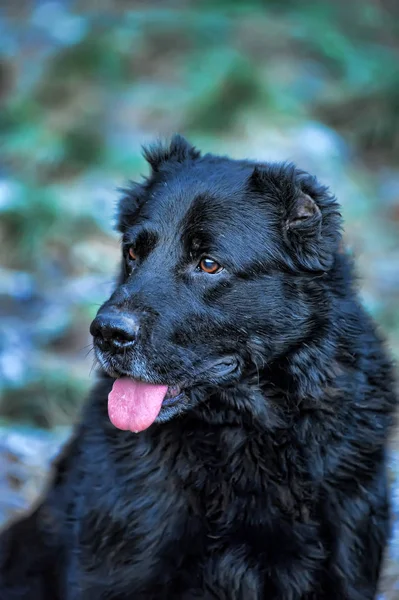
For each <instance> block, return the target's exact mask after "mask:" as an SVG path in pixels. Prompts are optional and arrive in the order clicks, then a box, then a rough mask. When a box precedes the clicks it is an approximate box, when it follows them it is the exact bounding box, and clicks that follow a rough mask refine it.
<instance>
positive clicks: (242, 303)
mask: <svg viewBox="0 0 399 600" xmlns="http://www.w3.org/2000/svg"><path fill="white" fill-rule="evenodd" d="M146 157H147V159H148V161H149V162H150V164H151V166H152V172H151V175H150V177H149V178H148V179H146V180H145V181H144V182H142V183H140V184H133V185H132V186H131V187H130V188H129V189H128V190H127V191H125V194H124V197H123V199H122V200H121V204H120V215H119V230H120V232H121V234H122V236H123V248H124V257H123V260H122V268H121V274H120V277H119V283H118V285H117V287H116V289H115V292H114V294H113V295H112V296H111V298H110V299H109V300H108V301H107V303H105V308H109V307H111V308H112V309H114V310H117V311H119V312H120V313H121V314H125V315H126V314H131V313H134V314H135V315H138V316H139V318H140V331H139V336H138V338H137V342H136V343H135V344H134V345H133V347H132V348H129V349H128V350H127V351H125V352H123V353H118V352H111V351H110V350H108V351H105V350H104V349H101V348H100V347H99V346H98V345H97V346H96V347H97V353H98V358H99V361H100V362H101V365H102V374H101V375H100V380H99V382H98V384H97V386H96V387H95V389H94V391H93V393H92V395H91V398H90V400H89V402H88V403H87V405H86V407H85V410H84V412H83V416H82V420H81V424H80V425H79V426H78V427H77V428H76V431H75V434H74V437H73V439H72V441H71V442H70V444H69V446H68V447H67V448H66V449H65V451H64V453H63V455H62V456H61V458H60V459H59V460H58V462H57V464H56V465H55V473H54V477H53V481H52V483H51V485H50V487H49V490H48V492H47V494H46V496H45V498H44V500H42V502H41V504H40V505H39V506H38V507H37V508H36V509H35V510H34V512H33V513H32V514H31V515H30V516H28V517H27V518H26V519H24V520H22V521H19V522H18V523H16V524H14V525H13V526H12V527H11V528H9V529H8V530H7V531H6V532H4V533H3V535H2V537H1V540H0V556H1V558H0V598H1V600H12V599H18V600H22V599H25V600H39V599H40V600H41V599H43V600H82V599H84V600H86V599H90V600H92V599H104V600H125V599H134V600H141V599H143V600H144V599H154V600H155V599H173V598H181V599H184V600H189V599H194V598H205V599H211V598H214V599H220V600H232V599H233V600H234V599H237V600H241V599H242V600H256V599H259V600H260V599H265V600H266V599H267V600H277V599H279V600H338V599H340V600H371V599H372V598H374V597H375V593H376V586H377V581H378V576H379V572H380V566H381V557H382V553H383V550H384V546H385V544H386V540H387V535H388V531H389V519H388V501H387V482H386V472H385V467H386V465H385V451H386V440H387V434H388V430H389V427H390V425H391V423H392V419H393V411H394V408H395V405H396V401H395V397H394V394H393V391H392V390H393V382H392V375H391V367H390V364H389V361H388V360H387V358H386V356H385V354H384V351H383V349H382V343H381V341H380V339H379V337H378V335H377V334H376V331H375V328H374V326H373V324H372V323H371V322H370V319H369V318H368V317H367V316H366V314H365V313H364V311H363V309H362V308H361V306H360V305H359V302H358V300H357V297H356V293H355V291H354V289H353V285H352V273H351V266H350V264H349V262H348V259H347V258H346V256H345V255H344V254H343V253H342V251H341V250H340V227H341V218H340V214H339V207H338V204H337V202H336V201H335V199H334V197H332V196H331V195H330V193H329V192H328V190H327V189H326V188H325V187H323V186H321V185H320V184H319V183H318V182H317V181H316V179H315V178H314V177H311V176H309V175H308V174H306V173H304V172H303V171H300V170H298V169H297V168H296V167H294V166H293V165H281V164H279V165H270V164H258V165H255V163H251V162H247V161H233V160H230V159H228V158H224V157H217V156H212V155H206V156H203V157H201V156H200V153H199V152H198V151H196V150H195V149H193V148H192V147H191V146H190V145H189V144H188V143H187V142H186V141H185V140H183V139H182V138H179V137H175V138H174V139H173V141H172V144H171V145H170V147H166V148H163V147H161V146H157V147H155V148H153V149H151V150H149V151H146ZM132 245H134V248H135V252H136V255H137V259H136V261H135V263H134V268H133V265H132V261H131V260H130V261H129V259H128V248H129V247H130V246H132ZM204 255H209V256H211V257H212V258H214V259H215V260H216V261H217V262H219V263H220V264H221V265H222V266H223V267H224V270H223V271H221V272H220V273H218V274H217V275H208V274H207V273H204V272H202V271H199V270H198V269H197V265H198V263H199V261H200V259H201V257H202V256H204ZM222 357H227V358H226V360H227V364H228V365H229V368H227V370H226V369H225V370H223V368H221V367H220V363H218V362H217V361H218V360H220V358H222ZM225 366H226V365H224V367H225ZM121 373H122V374H123V373H124V374H129V375H130V376H132V377H133V378H137V379H142V380H144V381H148V382H153V383H163V384H168V385H172V384H177V383H178V384H179V385H181V386H182V387H183V388H184V393H185V395H184V397H183V399H182V400H180V401H179V402H178V403H177V404H176V405H173V404H172V405H171V406H165V407H163V408H162V410H161V413H160V415H159V417H158V419H157V420H156V422H155V423H154V424H153V425H152V426H151V427H150V428H149V429H147V430H145V431H143V432H141V433H140V434H137V435H136V434H134V433H130V432H124V431H120V430H118V429H116V428H115V427H113V425H112V424H111V423H110V422H109V419H108V415H107V394H108V393H109V391H110V389H111V386H112V384H113V381H114V377H116V376H118V375H120V374H121Z"/></svg>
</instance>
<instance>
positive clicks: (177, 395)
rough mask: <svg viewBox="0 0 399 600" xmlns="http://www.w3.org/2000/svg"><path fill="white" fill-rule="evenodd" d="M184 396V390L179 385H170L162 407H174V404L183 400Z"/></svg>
mask: <svg viewBox="0 0 399 600" xmlns="http://www.w3.org/2000/svg"><path fill="white" fill-rule="evenodd" d="M183 396H184V390H183V389H182V388H181V387H180V386H179V385H170V386H169V387H168V390H167V392H166V395H165V398H164V399H163V400H162V406H173V404H176V403H177V402H178V401H179V400H182V398H183Z"/></svg>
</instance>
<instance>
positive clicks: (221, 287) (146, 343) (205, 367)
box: [91, 137, 339, 420]
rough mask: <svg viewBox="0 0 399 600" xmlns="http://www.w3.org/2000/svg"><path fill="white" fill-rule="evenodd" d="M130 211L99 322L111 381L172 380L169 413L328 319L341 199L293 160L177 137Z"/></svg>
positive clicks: (132, 194) (130, 197)
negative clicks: (229, 152) (208, 151)
mask: <svg viewBox="0 0 399 600" xmlns="http://www.w3.org/2000/svg"><path fill="white" fill-rule="evenodd" d="M147 159H148V161H149V162H150V164H151V166H152V174H151V177H150V178H148V179H147V180H146V181H145V182H144V183H143V184H137V185H135V186H133V187H132V188H131V189H130V190H129V191H128V192H127V194H126V196H125V197H124V198H123V200H122V202H121V206H120V218H119V229H120V231H121V233H122V235H123V239H122V247H123V257H122V271H121V275H120V279H119V284H118V286H117V288H116V290H115V292H114V293H113V294H112V296H111V298H110V299H109V300H108V301H107V302H105V304H104V305H103V306H102V307H101V309H100V311H99V313H98V316H97V318H96V319H95V321H94V322H93V324H92V328H91V331H92V333H93V335H94V340H95V349H96V354H97V357H98V359H99V361H100V363H101V365H102V367H103V369H104V370H105V371H106V372H107V373H108V374H109V375H111V377H120V376H125V377H126V376H127V377H129V378H131V379H133V380H139V381H142V382H148V383H150V384H163V385H166V386H168V388H169V389H168V392H167V394H166V396H165V399H164V401H163V405H162V410H161V412H160V413H159V416H158V419H159V420H165V419H168V418H171V417H173V416H174V415H175V414H177V413H181V412H182V411H184V410H186V409H189V408H190V406H193V403H196V402H199V401H200V399H201V393H200V391H201V390H203V389H205V388H206V389H208V390H209V389H211V388H215V387H219V386H222V387H223V386H228V385H230V384H231V383H232V382H236V381H237V380H240V379H243V378H245V377H246V375H249V374H251V373H253V372H254V371H255V372H256V371H257V372H259V370H262V368H263V367H264V366H265V365H270V364H272V363H273V361H276V360H277V359H279V358H281V357H282V356H283V355H284V354H286V353H287V352H289V351H290V350H291V349H292V348H293V347H295V346H297V345H298V344H300V343H301V341H302V340H305V339H306V338H307V337H308V336H309V335H311V333H312V331H314V330H315V328H317V327H319V326H321V325H322V321H323V303H325V302H326V297H325V295H323V284H322V280H323V277H324V276H325V273H326V272H328V270H329V269H330V268H331V266H332V264H333V256H334V252H335V251H336V246H337V243H338V237H339V235H338V229H339V214H338V212H337V205H336V203H335V202H334V200H333V198H332V197H331V196H329V195H328V194H327V192H326V190H325V188H322V187H321V186H319V185H318V184H317V183H316V182H315V180H314V179H313V178H310V177H309V176H308V175H306V174H304V173H302V172H299V171H297V170H296V169H295V168H294V167H293V166H284V165H283V166H281V165H259V166H258V167H256V165H255V164H252V163H248V162H239V161H232V160H229V159H227V158H219V157H214V156H209V155H207V156H205V157H203V158H201V157H200V156H199V153H198V152H197V151H196V150H195V149H194V148H192V147H191V146H189V145H188V144H187V142H185V141H184V140H183V139H182V138H179V137H175V138H174V139H173V141H172V143H171V146H170V147H169V148H166V149H162V148H156V149H153V150H151V151H149V152H147Z"/></svg>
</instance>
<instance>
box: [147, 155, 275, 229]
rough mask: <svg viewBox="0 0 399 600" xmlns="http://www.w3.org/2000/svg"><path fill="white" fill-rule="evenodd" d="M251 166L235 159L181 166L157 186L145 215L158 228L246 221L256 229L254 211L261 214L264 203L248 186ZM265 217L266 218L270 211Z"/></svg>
mask: <svg viewBox="0 0 399 600" xmlns="http://www.w3.org/2000/svg"><path fill="white" fill-rule="evenodd" d="M252 170H253V166H251V165H248V164H244V165H241V164H239V163H238V164H237V165H236V164H235V163H234V161H229V162H227V164H225V165H223V164H222V165H220V164H216V165H213V164H210V165H208V164H206V163H205V164H199V165H196V164H194V165H192V166H190V167H186V168H181V169H178V170H177V171H176V172H175V173H173V174H172V175H171V176H170V177H166V178H165V179H164V180H162V181H161V182H159V183H158V184H157V185H156V186H154V188H153V190H152V193H151V196H150V198H149V201H148V202H147V203H146V210H145V213H146V217H147V218H148V219H150V220H151V221H152V222H154V223H156V224H157V227H158V228H160V229H169V230H170V229H180V230H182V229H184V228H185V227H187V226H196V227H198V228H200V227H206V228H211V229H212V230H214V232H216V231H220V232H222V231H223V230H228V229H231V228H234V229H237V227H240V228H242V227H245V223H248V224H250V225H251V228H252V229H256V228H257V225H258V224H259V221H258V220H256V218H255V219H254V215H256V214H257V213H258V214H259V217H260V216H261V214H263V213H264V206H263V207H261V205H260V202H259V200H257V199H256V196H255V195H254V194H253V193H251V190H250V188H249V186H248V178H249V176H250V174H251V173H252ZM263 217H264V218H265V221H267V211H266V215H265V214H263ZM262 227H263V228H264V227H267V223H265V222H264V223H263V225H262Z"/></svg>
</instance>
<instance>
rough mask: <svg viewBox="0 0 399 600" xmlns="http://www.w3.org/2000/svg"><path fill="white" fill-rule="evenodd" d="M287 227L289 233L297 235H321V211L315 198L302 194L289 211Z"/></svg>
mask: <svg viewBox="0 0 399 600" xmlns="http://www.w3.org/2000/svg"><path fill="white" fill-rule="evenodd" d="M285 226H286V228H287V230H288V231H290V232H292V233H293V234H296V235H302V236H304V235H308V236H315V235H319V234H320V231H321V210H320V208H319V207H318V206H317V204H316V202H315V201H314V200H313V198H311V197H310V196H309V195H308V194H304V193H303V192H301V193H300V194H299V196H298V198H295V200H294V201H293V203H292V206H291V207H290V209H289V212H288V216H287V220H286V224H285Z"/></svg>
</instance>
